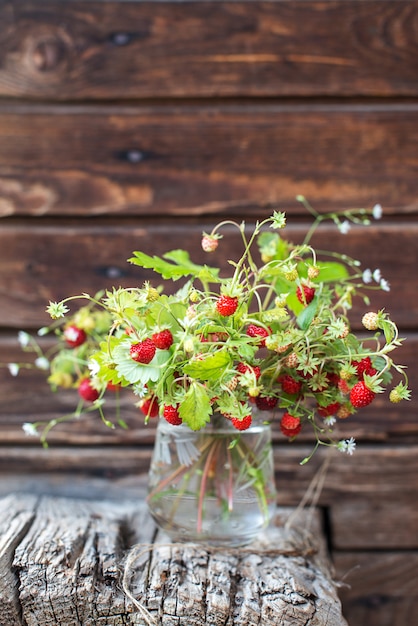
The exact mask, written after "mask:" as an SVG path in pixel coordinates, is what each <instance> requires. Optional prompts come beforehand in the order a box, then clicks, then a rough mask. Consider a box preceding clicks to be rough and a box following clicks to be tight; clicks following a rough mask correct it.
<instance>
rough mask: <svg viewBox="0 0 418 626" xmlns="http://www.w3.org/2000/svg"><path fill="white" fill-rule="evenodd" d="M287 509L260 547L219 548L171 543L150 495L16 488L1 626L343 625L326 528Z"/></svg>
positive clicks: (1, 569)
mask: <svg viewBox="0 0 418 626" xmlns="http://www.w3.org/2000/svg"><path fill="white" fill-rule="evenodd" d="M288 514H289V510H279V512H278V517H277V519H276V524H275V525H273V526H272V527H271V528H269V529H268V530H266V531H265V532H264V534H263V535H262V536H261V537H260V539H259V540H258V541H257V542H254V543H253V544H251V546H248V547H246V548H242V549H231V550H224V549H222V550H219V549H211V548H209V547H204V546H199V545H196V544H184V545H183V544H170V542H169V540H168V538H167V537H166V536H165V535H163V534H162V533H160V532H158V531H156V529H155V526H154V524H153V522H152V520H151V518H150V517H149V515H148V513H147V510H146V507H145V505H144V503H143V501H139V502H138V501H136V502H134V501H131V500H130V501H120V502H116V501H89V500H82V499H71V498H58V497H50V496H32V495H24V494H11V495H9V496H6V497H4V498H2V499H1V500H0V608H1V610H0V626H52V625H60V626H80V625H83V626H93V625H95V626H114V625H115V626H116V625H119V624H125V625H141V626H142V625H144V626H146V625H147V624H150V623H152V624H156V625H157V624H158V625H163V626H201V625H203V624H206V625H209V626H218V625H219V626H220V625H223V626H232V625H239V626H245V625H247V626H256V625H260V624H261V625H262V626H278V625H282V626H299V625H300V626H308V625H309V626H325V625H326V626H343V625H345V624H346V621H345V620H344V618H343V617H342V614H341V604H340V601H339V599H338V596H337V593H336V585H335V583H334V582H333V580H332V577H331V574H330V570H329V567H328V563H327V560H326V557H325V556H324V544H323V540H322V538H321V531H320V529H319V525H317V527H316V528H315V529H314V532H311V531H308V530H307V528H306V520H307V515H306V514H302V515H299V516H298V517H297V518H295V522H294V523H293V524H292V525H291V527H290V528H287V529H285V528H284V527H283V525H282V522H283V516H285V515H288ZM124 574H125V576H124ZM123 580H125V583H126V584H125V588H124V586H123ZM130 594H132V597H133V598H134V599H136V602H134V601H132V599H131V597H130ZM138 604H139V605H140V606H142V607H144V609H146V611H148V616H149V617H145V615H146V614H145V612H144V611H141V609H140V608H139V606H138ZM147 620H148V621H147Z"/></svg>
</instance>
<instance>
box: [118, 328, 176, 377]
mask: <svg viewBox="0 0 418 626" xmlns="http://www.w3.org/2000/svg"><path fill="white" fill-rule="evenodd" d="M130 347H131V341H130V340H129V339H125V340H123V341H122V342H121V343H120V344H119V345H118V346H117V347H116V348H115V349H114V351H113V358H114V360H115V363H116V371H117V373H118V374H119V375H120V376H122V377H123V378H124V379H125V380H127V381H128V382H129V383H131V384H132V385H133V384H136V383H139V382H141V383H142V384H144V385H145V384H146V383H147V382H148V381H150V380H151V381H153V382H155V381H157V380H158V379H159V377H160V375H161V370H162V368H163V367H164V366H165V365H166V363H167V361H168V360H169V359H170V357H171V354H170V353H169V352H168V351H166V350H157V352H156V353H155V356H154V358H153V359H152V361H151V362H150V363H148V364H144V363H137V362H136V361H134V360H133V359H132V357H131V355H130V352H129V349H130Z"/></svg>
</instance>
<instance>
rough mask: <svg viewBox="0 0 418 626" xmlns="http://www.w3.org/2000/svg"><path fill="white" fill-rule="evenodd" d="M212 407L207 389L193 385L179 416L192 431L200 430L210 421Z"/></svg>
mask: <svg viewBox="0 0 418 626" xmlns="http://www.w3.org/2000/svg"><path fill="white" fill-rule="evenodd" d="M211 413H212V407H211V404H210V400H209V397H208V394H207V392H206V390H205V388H204V387H203V386H202V385H199V384H192V385H191V386H190V387H189V389H188V390H187V392H186V394H185V396H184V399H183V401H182V402H181V404H180V406H179V415H180V417H181V419H182V420H183V422H184V423H185V424H187V426H189V428H191V429H192V430H200V429H201V428H203V427H204V426H205V424H206V423H207V422H209V421H210V415H211Z"/></svg>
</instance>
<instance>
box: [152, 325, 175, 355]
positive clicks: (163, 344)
mask: <svg viewBox="0 0 418 626" xmlns="http://www.w3.org/2000/svg"><path fill="white" fill-rule="evenodd" d="M151 339H152V341H153V342H154V344H155V345H156V347H157V348H158V349H159V350H168V349H169V347H170V346H171V345H172V344H173V335H172V334H171V331H170V330H168V328H166V329H165V330H160V331H159V332H158V333H154V334H153V335H152V337H151Z"/></svg>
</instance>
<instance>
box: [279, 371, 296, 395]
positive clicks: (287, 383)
mask: <svg viewBox="0 0 418 626" xmlns="http://www.w3.org/2000/svg"><path fill="white" fill-rule="evenodd" d="M278 381H279V383H281V385H282V389H283V391H284V392H285V393H290V394H295V393H299V392H300V390H301V389H302V383H301V381H300V380H295V379H294V378H293V376H290V374H284V376H280V377H279V378H278Z"/></svg>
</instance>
